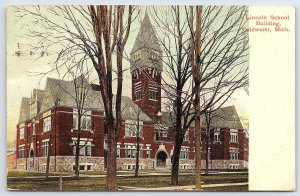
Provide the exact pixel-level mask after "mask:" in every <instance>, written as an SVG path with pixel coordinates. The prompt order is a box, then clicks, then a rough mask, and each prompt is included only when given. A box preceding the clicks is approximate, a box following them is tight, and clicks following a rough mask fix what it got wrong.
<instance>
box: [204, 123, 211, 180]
mask: <svg viewBox="0 0 300 196" xmlns="http://www.w3.org/2000/svg"><path fill="white" fill-rule="evenodd" d="M206 130H207V132H206V149H205V150H206V151H205V152H206V157H205V158H206V162H205V175H208V162H209V146H210V145H209V143H210V130H209V126H207V128H206Z"/></svg>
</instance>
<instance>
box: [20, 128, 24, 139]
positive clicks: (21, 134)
mask: <svg viewBox="0 0 300 196" xmlns="http://www.w3.org/2000/svg"><path fill="white" fill-rule="evenodd" d="M20 139H24V127H22V128H20Z"/></svg>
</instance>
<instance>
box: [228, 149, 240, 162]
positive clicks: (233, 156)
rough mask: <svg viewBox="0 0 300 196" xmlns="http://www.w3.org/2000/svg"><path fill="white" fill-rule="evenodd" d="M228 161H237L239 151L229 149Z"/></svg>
mask: <svg viewBox="0 0 300 196" xmlns="http://www.w3.org/2000/svg"><path fill="white" fill-rule="evenodd" d="M229 155H230V160H238V159H239V157H238V155H239V150H238V149H230V150H229Z"/></svg>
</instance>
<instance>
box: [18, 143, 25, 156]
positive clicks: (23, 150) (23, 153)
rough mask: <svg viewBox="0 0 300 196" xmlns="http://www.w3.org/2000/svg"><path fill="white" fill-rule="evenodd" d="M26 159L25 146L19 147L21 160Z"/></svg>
mask: <svg viewBox="0 0 300 196" xmlns="http://www.w3.org/2000/svg"><path fill="white" fill-rule="evenodd" d="M24 157H25V145H22V146H19V158H24Z"/></svg>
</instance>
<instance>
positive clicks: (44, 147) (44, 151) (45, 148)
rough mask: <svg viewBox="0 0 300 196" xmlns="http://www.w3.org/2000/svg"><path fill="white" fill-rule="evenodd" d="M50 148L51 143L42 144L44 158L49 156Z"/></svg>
mask: <svg viewBox="0 0 300 196" xmlns="http://www.w3.org/2000/svg"><path fill="white" fill-rule="evenodd" d="M48 148H49V142H48V141H46V142H43V143H42V152H43V157H46V156H48V150H49V149H48Z"/></svg>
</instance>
